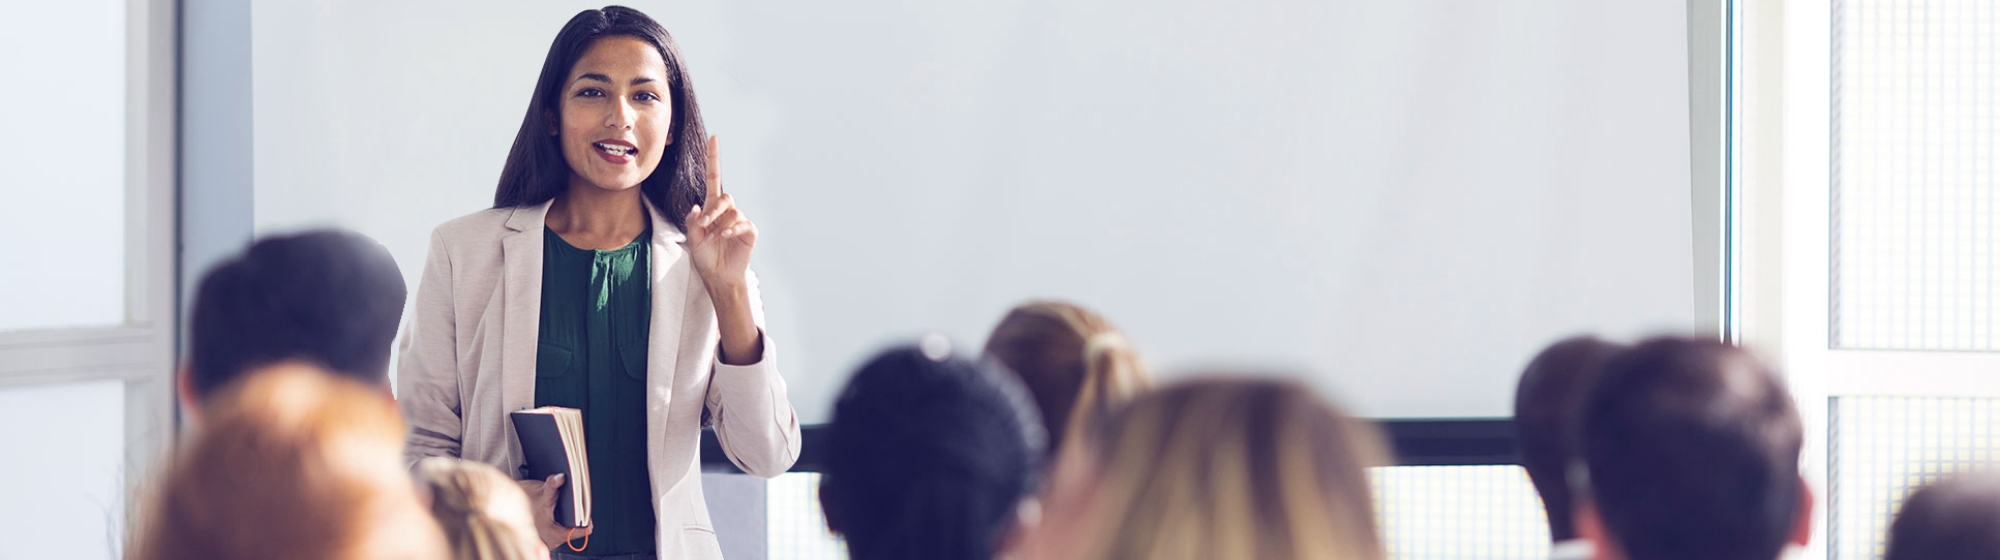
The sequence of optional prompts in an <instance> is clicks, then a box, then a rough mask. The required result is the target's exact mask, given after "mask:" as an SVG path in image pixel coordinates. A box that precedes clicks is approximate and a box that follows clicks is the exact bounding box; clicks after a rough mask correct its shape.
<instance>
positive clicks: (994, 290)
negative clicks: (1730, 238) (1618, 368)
mask: <svg viewBox="0 0 2000 560" xmlns="http://www.w3.org/2000/svg"><path fill="white" fill-rule="evenodd" d="M634 6H635V7H638V8H640V9H642V10H644V11H646V12H648V13H649V14H652V15H653V16H655V17H656V18H657V19H659V20H660V21H661V22H662V23H663V24H664V25H666V26H667V28H668V29H670V30H672V31H673V32H675V33H676V37H677V38H678V39H679V40H680V42H681V45H682V47H683V50H684V52H685V53H686V55H687V56H688V58H689V65H690V67H691V68H692V70H693V72H694V76H695V83H696V85H697V89H698V91H699V92H700V99H701V101H702V104H703V108H704V116H705V117H707V118H708V120H709V123H710V125H711V131H713V132H715V133H718V134H720V135H722V136H723V138H724V143H725V148H724V153H725V157H724V163H723V169H724V173H725V177H726V180H725V184H726V185H727V186H728V188H729V189H730V190H731V191H733V192H735V193H736V194H737V196H738V197H739V200H740V201H741V204H742V206H743V207H744V208H745V209H746V211H747V212H749V213H750V214H751V216H752V217H754V218H755V219H757V221H758V224H759V225H760V227H761V228H762V231H763V234H764V235H763V237H762V239H763V240H762V241H761V242H760V247H759V253H758V257H757V259H758V260H757V262H756V267H757V269H758V270H759V272H760V273H761V274H762V276H763V277H764V279H765V288H766V292H765V300H766V304H767V307H768V308H769V310H770V322H771V328H770V331H771V333H772V334H773V336H774V337H776V338H777V339H778V340H779V341H780V344H781V345H782V348H783V352H784V355H783V358H782V359H783V363H784V367H785V372H786V375H787V379H788V381H789V382H790V383H791V387H792V389H793V396H794V401H795V402H796V403H797V405H798V406H799V408H800V410H801V412H802V413H803V414H804V416H805V418H806V419H807V420H808V421H819V420H823V419H824V418H825V413H826V410H827V406H828V404H829V403H830V400H831V397H832V395H833V393H834V391H835V390H837V388H838V387H839V385H840V383H841V382H842V381H843V380H844V378H845V377H846V374H847V372H848V371H849V370H850V369H851V368H852V367H854V366H855V365H856V364H858V363H859V361H860V360H861V359H863V358H865V357H866V356H867V355H868V353H870V352H872V351H873V350H875V349H876V348H877V347H879V345H881V344H884V343H886V342H889V341H894V340H902V339H908V338H910V337H913V336H914V335H916V334H919V333H921V332H924V331H929V330H938V331H943V332H946V333H948V334H950V335H952V336H953V337H954V338H956V339H958V340H960V341H962V342H964V343H966V344H968V345H976V344H978V343H980V342H982V341H983V338H984V333H985V331H986V330H987V329H988V328H990V326H991V325H992V323H993V322H994V321H995V320H997V319H998V317H999V315H1000V314H1001V313H1002V312H1003V311H1004V310H1005V309H1006V308H1007V307H1008V306H1009V305H1011V304H1012V303H1014V302H1017V301H1020V300H1023V299H1026V298H1030V297H1061V298H1068V299H1074V300H1077V301H1080V302H1084V303H1086V304H1088V305H1091V306H1094V307H1097V308H1099V309H1101V310H1102V311H1104V312H1105V313H1106V314H1107V315H1109V316H1110V317H1112V318H1113V319H1114V320H1116V321H1117V322H1119V323H1121V324H1123V325H1124V326H1125V327H1126V328H1127V330H1129V331H1130V332H1131V334H1132V337H1133V338H1134V339H1135V340H1137V341H1138V342H1139V343H1140V344H1141V345H1142V347H1143V349H1144V350H1145V351H1146V352H1147V353H1148V354H1150V355H1151V356H1152V358H1153V360H1154V361H1155V362H1156V363H1158V364H1160V365H1163V366H1167V367H1168V368H1169V369H1173V370H1177V371H1184V370H1187V369H1191V368H1197V367H1200V366H1203V365H1211V364H1258V365H1262V366H1267V367H1271V368H1278V369H1285V370H1289V371H1294V372H1299V373H1300V374H1301V375H1304V376H1305V377H1306V378H1308V379H1310V380H1312V381H1313V382H1314V383H1316V384H1317V385H1318V386H1320V387H1322V388H1325V389H1327V390H1330V391H1333V392H1336V393H1338V394H1339V395H1342V396H1343V397H1344V400H1345V401H1347V402H1349V403H1350V404H1352V405H1353V406H1354V407H1355V408H1357V409H1358V410H1359V411H1361V412H1362V413H1365V414H1370V415H1376V416H1496V415H1504V414H1505V413H1506V409H1507V403H1508V399H1509V398H1510V397H1511V392H1512V383H1513V380H1514V376H1515V375H1516V373H1517V371H1518V368H1519V367H1520V366H1521V365H1522V364H1523V363H1524V362H1525V361H1526V359H1527V358H1528V356H1530V355H1531V354H1532V353H1533V352H1534V351H1536V350H1537V349H1538V348H1539V347H1540V346H1541V345H1543V344H1546V343H1548V342H1550V341H1552V340H1554V339H1555V338H1556V337H1559V336H1563V335H1567V334H1572V333H1575V332H1579V331H1585V330H1601V331H1607V332H1610V333H1612V334H1617V335H1630V334H1636V333H1640V332H1645V331H1649V330H1653V329H1660V328H1685V327H1689V326H1691V325H1693V324H1694V323H1695V319H1694V316H1695V306H1694V304H1693V301H1692V297H1693V296H1692V287H1691V276H1692V271H1691V266H1692V264H1691V262H1692V260H1693V256H1692V254H1691V247H1690V245H1691V243H1690V239H1691V233H1690V225H1689V223H1690V216H1689V198H1690V197H1689V185H1690V178H1689V148H1688V96H1687V95H1688V94H1687V92H1688V83H1687V73H1688V61H1687V40H1686V32H1687V29H1686V26H1685V21H1686V14H1685V11H1684V9H1685V7H1684V6H1683V5H1682V4H1681V3H1678V2H1644V3H1627V2H1616V3H1607V2H1598V1H1593V0H1532V1H1521V2H1507V3H1498V2H1466V1H1454V0H1421V1H1407V2H1363V1H1358V0H1342V1H1336V2H1303V1H1261V2H1223V1H1220V0H1188V1H1182V2H1138V1H1118V0H1079V1H1065V2H1050V1H1034V0H1007V1H995V2H981V3H971V4H964V3H900V2H882V1H865V2H836V3H823V2H801V1H796V0H756V1H748V2H717V1H693V2H671V3H669V2H636V3H634ZM587 7H594V5H591V4H582V3H564V4H556V3H546V2H531V1H518V0H517V1H503V2H489V3H483V4H480V5H479V6H478V7H477V8H467V7H465V6H462V5H460V4H457V3H448V2H438V1H420V2H396V3H387V2H343V3H331V2H323V3H297V2H274V1H258V2H255V5H254V8H255V9H254V10H253V30H252V36H253V44H254V57H253V63H252V67H253V69H254V76H253V85H254V88H253V89H254V91H255V98H254V110H253V114H254V134H255V141H254V154H255V156H254V161H255V169H254V176H255V199H256V202H255V222H256V226H257V227H258V229H259V230H260V231H270V230H276V229H290V228H296V227H300V226H305V225H312V224H325V223H335V224H340V225H345V226H348V227H352V228H356V229H358V230H360V231H362V232H364V233H367V234H369V235H371V236H374V237H375V238H377V239H378V240H381V241H382V242H384V243H385V244H387V245H388V246H389V248H390V249H391V251H392V253H394V254H395V256H396V258H397V259H398V261H399V262H400V263H402V265H403V267H404V271H405V274H406V275H409V281H410V284H411V285H412V286H413V287H414V286H415V285H416V281H417V279H416V277H415V274H416V273H417V272H418V270H419V267H420V263H421V259H422V258H423V254H422V253H423V251H424V248H425V246H426V240H427V237H426V236H427V234H428V232H429V230H430V228H432V227H434V226H435V225H436V224H438V223H440V222H443V221H445V220H447V219H450V218H452V217H456V216H459V215H463V214H465V213H469V212H472V211H476V210H479V209H481V208H483V207H486V206H488V205H489V204H490V200H491V197H492V192H493V184H494V181H495V180H496V178H497V177H498V175H499V170H500V165H501V161H502V159H503V158H504V157H505V154H506V150H507V147H508V145H509V143H510V142H511V140H512V137H513V136H512V135H513V133H514V131H515V128H516V127H517V126H518V123H519V122H520V118H521V115H522V113H523V111H524V109H525V108H526V103H527V100H528V97H529V93H530V91H529V90H530V89H531V86H532V85H533V80H534V77H535V74H536V72H537V70H538V69H539V65H540V63H541V60H542V58H543V56H544V55H545V54H546V49H547V47H548V44H549V41H550V40H551V39H553V37H554V35H555V32H556V31H557V30H558V29H559V28H560V27H561V25H562V24H563V22H564V21H566V20H567V18H568V17H569V16H570V15H572V14H574V13H575V12H576V11H577V10H579V9H582V8H587Z"/></svg>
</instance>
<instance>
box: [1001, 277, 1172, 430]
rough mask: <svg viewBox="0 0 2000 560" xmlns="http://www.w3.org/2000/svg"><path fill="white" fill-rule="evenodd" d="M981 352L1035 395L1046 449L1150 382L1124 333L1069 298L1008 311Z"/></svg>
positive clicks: (1143, 365)
mask: <svg viewBox="0 0 2000 560" xmlns="http://www.w3.org/2000/svg"><path fill="white" fill-rule="evenodd" d="M986 354H987V355H988V356H992V357H993V358H994V359H997V360H999V361H1000V363H1001V364H1002V365H1005V366H1007V369H1009V370H1011V371H1012V372H1013V373H1014V374H1016V375H1019V376H1020V378H1021V382H1022V383H1023V384H1024V385H1026V386H1027V387H1028V393H1029V394H1031V395H1033V396H1034V397H1035V406H1036V408H1038V409H1040V410H1041V413H1042V425H1044V426H1047V427H1048V430H1049V449H1051V450H1057V449H1061V448H1062V444H1063V442H1065V441H1068V440H1069V439H1071V436H1072V435H1073V434H1076V433H1078V432H1080V431H1082V430H1083V429H1084V427H1086V426H1089V425H1090V424H1091V422H1092V421H1094V420H1095V419H1096V418H1097V417H1098V416H1101V415H1103V414H1104V413H1105V411H1107V410H1109V409H1111V408H1112V407H1114V406H1116V405H1119V404H1122V403H1124V402H1125V401H1127V400H1129V399H1131V398H1132V397H1133V396H1134V395H1137V394H1138V393H1139V392H1140V391H1143V390H1145V389H1146V387H1147V386H1149V385H1151V381H1150V380H1149V379H1148V377H1147V374H1146V366H1145V364H1144V363H1142V362H1141V361H1140V360H1139V354H1138V353H1137V352H1135V351H1133V349H1132V346H1131V344H1129V343H1128V342H1126V340H1125V336H1124V334H1123V333H1120V332H1119V331H1118V328H1117V327H1115V326H1112V324H1111V322H1110V321H1107V320H1105V319H1104V317H1101V316H1099V315H1098V314H1096V313H1093V312H1091V311H1090V310H1088V309H1084V308H1082V307H1080V306H1077V305H1073V304H1069V303H1062V302H1052V301H1036V302H1030V303H1027V304H1023V305H1021V306H1020V307H1015V308H1014V309H1013V310H1012V311H1008V312H1007V316H1006V317H1005V318H1002V319H1001V320H1000V325H999V326H996V327H994V328H993V334H992V335H990V336H989V337H987V339H986Z"/></svg>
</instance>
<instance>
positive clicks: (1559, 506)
mask: <svg viewBox="0 0 2000 560" xmlns="http://www.w3.org/2000/svg"><path fill="white" fill-rule="evenodd" d="M1624 348H1625V347H1624V346H1623V345H1619V344H1613V343H1610V342H1605V341H1603V340H1601V339H1598V338H1597V337H1593V336H1580V337H1575V338H1569V339H1564V340H1563V341H1561V342H1557V343H1555V344H1553V345H1550V346H1549V347H1548V348H1547V349H1544V350H1542V353H1540V354H1537V355H1535V359H1534V360H1533V361H1530V362H1528V368H1527V370H1526V371H1523V372H1522V373H1521V382H1520V385H1519V386H1518V387H1517V388H1516V389H1515V390H1514V427H1515V431H1516V432H1517V433H1519V434H1520V437H1521V466H1522V468H1524V469H1526V470H1527V471H1528V480H1530V481H1533V482H1534V484H1535V491H1536V492H1538V493H1540V494H1541V495H1542V506H1543V509H1545V510H1547V513H1548V518H1549V537H1550V539H1551V540H1554V541H1567V540H1573V539H1575V538H1577V534H1576V524H1575V522H1574V521H1573V520H1572V518H1571V514H1572V512H1573V510H1572V507H1573V505H1574V504H1573V503H1572V501H1571V500H1570V493H1569V490H1570V489H1569V478H1568V474H1567V473H1568V471H1569V467H1570V465H1571V464H1573V463H1575V462H1576V461H1577V459H1578V457H1577V454H1576V444H1575V442H1576V432H1577V413H1578V412H1579V409H1581V408H1582V406H1583V397H1584V395H1585V394H1587V393H1588V392H1589V391H1590V387H1591V385H1592V384H1593V383H1596V382H1597V376H1598V375H1599V374H1600V373H1602V372H1603V371H1604V364H1605V362H1609V361H1611V356H1613V355H1615V354H1617V353H1618V352H1619V351H1621V350H1624Z"/></svg>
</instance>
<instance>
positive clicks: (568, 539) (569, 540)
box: [563, 527, 590, 552]
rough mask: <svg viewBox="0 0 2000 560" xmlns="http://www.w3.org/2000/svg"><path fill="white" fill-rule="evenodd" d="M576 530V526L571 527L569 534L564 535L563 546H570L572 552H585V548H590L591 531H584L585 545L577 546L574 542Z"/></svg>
mask: <svg viewBox="0 0 2000 560" xmlns="http://www.w3.org/2000/svg"><path fill="white" fill-rule="evenodd" d="M576 530H577V528H576V527H570V528H569V534H566V535H563V546H567V547H569V550H570V552H583V549H586V548H590V533H584V534H583V546H577V545H576V542H574V539H576Z"/></svg>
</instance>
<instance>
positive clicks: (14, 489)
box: [0, 381, 125, 560]
mask: <svg viewBox="0 0 2000 560" xmlns="http://www.w3.org/2000/svg"><path fill="white" fill-rule="evenodd" d="M0 426H8V428H7V429H4V430H0V449H6V450H8V451H7V453H8V455H7V457H8V460H5V461H0V480H8V481H14V482H12V483H9V484H0V504H7V507H5V508H0V526H4V527H7V528H8V530H7V532H6V534H8V535H18V536H19V537H20V538H12V539H8V544H7V554H6V557H8V558H103V559H106V560H109V559H111V558H119V557H120V554H119V550H120V549H121V548H122V547H123V542H122V539H121V535H123V534H124V531H123V524H124V521H125V505H124V502H125V488H124V486H123V485H124V482H125V477H124V472H125V384H124V383H123V382H119V381H93V382H89V383H69V384H62V385H44V386H36V387H21V388H9V389H0ZM30 457H32V459H30Z"/></svg>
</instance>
